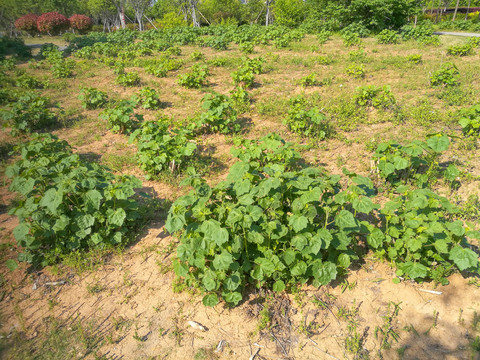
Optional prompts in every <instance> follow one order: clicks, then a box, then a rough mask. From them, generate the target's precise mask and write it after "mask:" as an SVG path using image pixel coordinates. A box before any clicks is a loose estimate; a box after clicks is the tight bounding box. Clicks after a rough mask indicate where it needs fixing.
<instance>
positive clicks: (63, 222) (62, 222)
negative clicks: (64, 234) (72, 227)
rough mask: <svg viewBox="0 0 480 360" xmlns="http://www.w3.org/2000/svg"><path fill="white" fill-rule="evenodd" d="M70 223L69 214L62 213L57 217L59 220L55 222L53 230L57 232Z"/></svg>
mask: <svg viewBox="0 0 480 360" xmlns="http://www.w3.org/2000/svg"><path fill="white" fill-rule="evenodd" d="M69 223H70V219H69V218H68V217H67V216H65V215H62V216H60V217H59V218H58V219H57V221H56V222H55V225H53V228H52V230H53V231H55V232H57V231H62V230H64V229H65V228H66V227H67V225H68V224H69Z"/></svg>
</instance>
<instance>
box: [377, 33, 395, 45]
mask: <svg viewBox="0 0 480 360" xmlns="http://www.w3.org/2000/svg"><path fill="white" fill-rule="evenodd" d="M377 42H378V43H379V44H398V43H399V42H400V36H399V35H398V33H397V32H396V31H395V30H389V29H384V30H382V31H380V32H379V33H378V35H377Z"/></svg>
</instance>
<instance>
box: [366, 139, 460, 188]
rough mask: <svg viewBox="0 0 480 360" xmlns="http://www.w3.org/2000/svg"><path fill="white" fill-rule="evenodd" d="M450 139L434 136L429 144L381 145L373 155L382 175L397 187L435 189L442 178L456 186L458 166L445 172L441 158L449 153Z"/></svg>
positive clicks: (389, 143) (416, 142)
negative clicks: (443, 154) (427, 187)
mask: <svg viewBox="0 0 480 360" xmlns="http://www.w3.org/2000/svg"><path fill="white" fill-rule="evenodd" d="M448 145H449V139H448V137H447V136H446V135H434V136H431V137H430V138H428V139H427V140H426V141H413V142H411V143H409V144H407V145H400V144H397V143H395V142H393V141H392V142H386V143H381V144H379V145H378V147H377V150H376V151H375V154H374V155H373V158H374V161H375V163H376V169H375V170H376V171H377V172H378V175H379V176H380V177H381V178H383V179H385V180H386V181H388V182H390V183H392V184H393V185H398V184H400V183H403V184H407V183H415V184H416V185H417V186H420V187H425V186H431V185H432V184H433V183H434V182H435V181H437V179H438V178H441V177H444V178H445V180H447V182H449V183H450V184H453V183H454V182H455V180H456V178H457V177H458V176H459V175H460V172H459V171H458V169H457V168H456V166H455V165H453V164H452V165H450V166H449V167H448V168H446V169H442V168H441V167H440V166H439V164H438V161H439V158H440V155H441V153H442V152H444V151H445V150H447V149H448Z"/></svg>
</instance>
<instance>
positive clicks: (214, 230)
mask: <svg viewBox="0 0 480 360" xmlns="http://www.w3.org/2000/svg"><path fill="white" fill-rule="evenodd" d="M201 231H202V232H203V233H204V234H205V238H206V239H207V240H213V241H214V242H215V243H216V244H217V245H218V246H222V244H224V243H226V242H227V241H228V237H229V235H228V231H227V229H223V228H221V227H220V225H219V224H218V223H217V222H216V221H212V220H207V221H204V222H203V224H202V226H201Z"/></svg>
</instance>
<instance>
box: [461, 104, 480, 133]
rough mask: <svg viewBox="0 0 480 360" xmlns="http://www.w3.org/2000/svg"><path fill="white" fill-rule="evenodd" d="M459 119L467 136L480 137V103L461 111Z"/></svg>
mask: <svg viewBox="0 0 480 360" xmlns="http://www.w3.org/2000/svg"><path fill="white" fill-rule="evenodd" d="M460 114H461V118H460V120H459V121H458V122H459V124H460V126H461V127H462V131H463V133H464V134H465V136H474V137H480V104H477V105H474V106H472V107H470V108H469V109H465V110H462V111H461V113H460Z"/></svg>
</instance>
